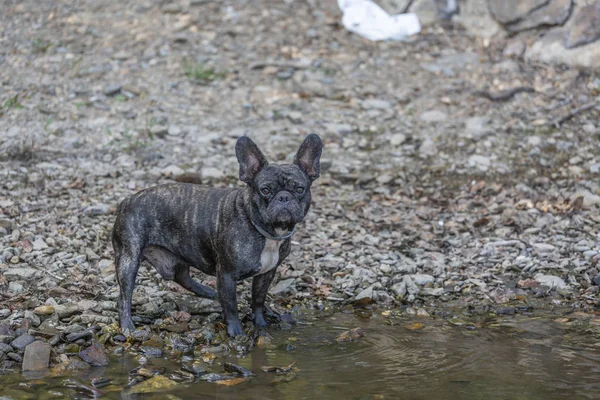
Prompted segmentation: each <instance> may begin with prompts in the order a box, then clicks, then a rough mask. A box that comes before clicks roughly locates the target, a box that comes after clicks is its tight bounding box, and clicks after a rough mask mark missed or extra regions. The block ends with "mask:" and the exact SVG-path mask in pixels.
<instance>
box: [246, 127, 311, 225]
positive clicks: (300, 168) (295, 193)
mask: <svg viewBox="0 0 600 400" xmlns="http://www.w3.org/2000/svg"><path fill="white" fill-rule="evenodd" d="M322 148H323V143H322V142H321V138H319V136H318V135H316V134H314V133H311V134H310V135H308V136H307V137H306V139H304V142H303V143H302V145H301V146H300V148H299V149H298V152H297V153H296V157H295V158H294V163H293V164H269V163H268V162H267V159H266V158H265V156H264V155H263V153H262V152H261V151H260V149H259V148H258V146H257V145H256V144H255V143H254V142H253V141H252V140H251V139H250V138H249V137H247V136H242V137H241V138H239V139H238V141H237V143H236V145H235V153H236V156H237V159H238V162H239V163H240V179H241V180H242V181H243V182H246V183H247V184H248V186H249V187H250V189H251V191H252V196H251V203H252V207H253V209H254V210H253V211H254V212H257V213H258V214H259V215H260V217H261V219H262V221H263V222H264V223H265V224H266V225H268V226H270V227H273V228H280V229H291V228H292V227H293V226H294V225H295V224H297V223H299V222H301V221H302V220H303V219H304V217H305V216H306V213H307V212H308V209H309V208H310V186H311V184H312V183H313V181H314V180H315V179H317V178H318V177H319V173H320V164H319V160H320V158H321V151H322Z"/></svg>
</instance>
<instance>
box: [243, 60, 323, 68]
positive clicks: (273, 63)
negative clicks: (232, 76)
mask: <svg viewBox="0 0 600 400" xmlns="http://www.w3.org/2000/svg"><path fill="white" fill-rule="evenodd" d="M311 64H312V62H310V61H301V62H289V61H258V62H255V63H252V64H250V67H248V69H250V70H253V69H260V68H264V67H278V68H295V69H306V68H310V66H311Z"/></svg>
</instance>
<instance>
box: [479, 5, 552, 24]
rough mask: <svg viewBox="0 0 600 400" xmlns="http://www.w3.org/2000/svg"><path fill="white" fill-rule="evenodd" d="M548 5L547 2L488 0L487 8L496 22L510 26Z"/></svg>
mask: <svg viewBox="0 0 600 400" xmlns="http://www.w3.org/2000/svg"><path fill="white" fill-rule="evenodd" d="M548 3H549V0H488V7H489V9H490V12H491V13H492V15H493V16H494V18H495V19H496V20H497V21H498V22H500V23H501V24H510V23H513V22H516V21H518V20H520V19H523V18H524V17H525V16H527V14H529V13H530V12H532V11H533V10H535V9H537V8H540V7H542V6H544V5H546V4H548Z"/></svg>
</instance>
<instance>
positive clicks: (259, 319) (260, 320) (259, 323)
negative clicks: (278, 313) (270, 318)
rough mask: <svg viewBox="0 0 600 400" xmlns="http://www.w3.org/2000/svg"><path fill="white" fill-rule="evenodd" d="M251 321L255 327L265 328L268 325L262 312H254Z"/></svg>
mask: <svg viewBox="0 0 600 400" xmlns="http://www.w3.org/2000/svg"><path fill="white" fill-rule="evenodd" d="M252 322H253V323H254V326H256V327H257V328H266V327H267V326H269V323H268V322H267V321H266V320H265V315H264V314H263V313H262V312H261V313H259V314H255V315H254V318H253V319H252Z"/></svg>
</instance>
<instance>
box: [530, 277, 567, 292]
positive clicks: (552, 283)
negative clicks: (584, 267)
mask: <svg viewBox="0 0 600 400" xmlns="http://www.w3.org/2000/svg"><path fill="white" fill-rule="evenodd" d="M534 278H535V280H536V282H538V283H539V284H540V285H545V286H549V287H553V288H557V289H560V288H563V287H565V286H567V284H566V283H565V281H564V280H563V279H562V278H560V277H558V276H554V275H544V274H537V275H535V276H534Z"/></svg>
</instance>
